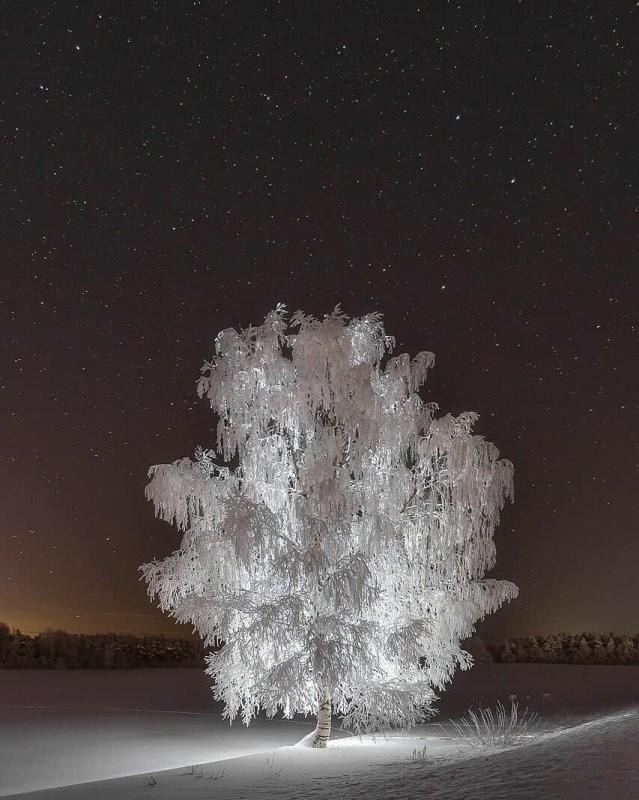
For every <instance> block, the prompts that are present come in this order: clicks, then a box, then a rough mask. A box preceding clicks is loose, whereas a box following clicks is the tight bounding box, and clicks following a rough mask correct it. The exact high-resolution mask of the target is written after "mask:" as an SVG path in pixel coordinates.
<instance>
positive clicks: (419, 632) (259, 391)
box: [141, 305, 517, 747]
mask: <svg viewBox="0 0 639 800" xmlns="http://www.w3.org/2000/svg"><path fill="white" fill-rule="evenodd" d="M392 347H393V339H392V338H391V337H389V336H387V335H386V334H385V331H384V327H383V325H382V322H381V318H380V316H379V315H378V314H369V315H367V316H365V317H362V318H360V319H351V320H350V321H349V319H348V318H347V317H346V316H345V315H343V314H342V313H341V312H340V311H339V307H338V308H336V309H335V311H334V312H333V313H332V314H330V315H329V316H327V317H325V318H324V319H323V320H317V319H314V318H313V317H310V316H306V315H305V314H303V313H301V312H297V313H296V314H294V315H293V317H292V319H291V322H290V325H289V324H288V323H287V318H286V313H285V310H284V307H283V306H281V305H280V306H278V307H277V308H276V309H275V310H274V311H272V312H271V313H269V314H268V316H267V317H266V319H265V321H264V324H263V325H261V326H259V327H255V328H254V327H249V328H248V329H246V330H241V331H239V332H238V331H236V330H234V329H228V330H225V331H222V332H221V333H220V334H219V335H218V337H217V339H216V342H215V351H216V355H215V357H214V358H213V360H212V361H211V362H209V363H206V364H205V365H204V367H203V370H202V377H201V378H200V381H199V387H198V388H199V394H200V396H206V397H207V398H208V399H209V401H210V404H211V407H212V408H213V409H214V411H215V412H216V413H217V414H218V416H219V424H218V428H217V448H216V451H212V450H201V451H199V452H198V453H197V454H196V456H195V458H194V459H193V460H191V459H188V458H187V459H182V460H179V461H175V462H174V463H173V464H168V465H166V464H165V465H160V466H155V467H152V468H151V470H150V473H149V474H150V477H151V481H150V483H149V485H148V486H147V489H146V494H147V497H148V498H150V499H151V500H152V501H153V503H154V505H155V510H156V513H157V515H158V516H159V517H160V518H162V519H164V520H166V521H167V522H171V523H175V524H176V525H177V527H178V528H179V530H180V531H182V532H183V538H182V544H181V546H180V548H179V549H178V550H176V551H175V552H174V553H173V554H172V555H170V556H169V557H168V558H166V559H165V560H164V561H161V562H157V561H154V562H152V563H149V564H145V565H143V566H142V567H141V570H142V572H143V574H144V577H145V579H146V581H147V583H148V590H149V594H150V595H151V597H153V598H157V600H158V602H159V605H160V607H161V608H162V609H163V610H165V611H169V612H170V614H171V615H172V616H173V617H174V618H175V619H177V620H179V621H181V622H191V623H193V625H194V626H195V628H196V629H197V631H198V632H199V633H200V634H201V635H202V637H203V638H204V641H205V643H206V644H223V646H222V647H221V649H219V650H218V652H215V653H214V654H213V655H211V656H209V658H208V668H207V672H208V673H209V674H210V675H211V676H212V677H213V678H214V680H215V686H214V691H215V694H216V697H217V698H219V699H221V700H223V701H224V703H225V714H226V716H227V717H229V718H230V719H231V720H232V719H233V718H235V717H236V715H238V714H240V715H241V717H242V719H243V720H244V722H245V723H246V724H248V723H249V722H250V720H251V719H252V718H253V717H254V716H255V714H256V713H257V712H258V710H259V709H260V708H262V709H265V710H266V713H267V714H268V715H273V714H275V713H277V712H278V711H281V712H282V713H283V714H284V716H286V717H290V716H292V715H293V714H294V713H303V714H309V713H311V714H317V716H318V724H317V728H316V730H315V733H314V736H313V744H314V746H318V747H322V746H325V744H326V741H327V739H328V736H329V733H330V722H331V711H333V712H334V713H336V714H338V715H340V716H341V717H342V719H343V724H344V725H345V726H350V727H352V728H353V729H355V730H357V731H366V730H376V729H380V728H385V727H388V726H402V727H403V726H411V725H414V724H416V723H417V722H419V721H422V720H424V719H426V718H428V716H430V715H431V714H432V713H433V712H432V710H431V706H432V703H433V701H434V700H435V699H436V697H435V694H434V692H435V690H437V689H442V688H443V687H444V686H445V685H446V684H447V682H448V681H450V679H451V677H452V675H453V673H454V671H455V669H456V668H457V667H461V668H464V669H465V668H468V667H469V666H470V664H471V661H472V659H471V658H470V656H469V654H468V653H466V652H464V651H463V650H462V649H461V647H460V640H461V639H464V638H466V637H468V636H470V635H471V634H472V633H473V631H474V625H475V623H476V621H477V620H478V619H480V618H482V617H483V616H484V615H485V614H487V613H489V612H492V611H494V610H495V609H497V608H498V607H499V605H500V604H501V603H502V602H503V601H505V600H507V599H511V598H513V597H515V596H516V594H517V589H516V587H515V586H514V585H513V584H511V583H509V582H507V581H496V580H486V579H484V577H483V576H484V574H485V572H486V570H488V569H490V568H491V567H492V566H493V565H494V563H495V548H494V543H493V531H494V528H495V526H496V524H497V523H498V518H499V510H500V509H501V508H502V506H503V503H504V499H505V498H506V497H509V496H510V495H511V492H512V465H511V464H510V463H509V462H508V461H505V460H499V457H498V456H499V454H498V451H497V449H496V448H495V447H494V445H492V444H490V443H489V442H486V441H484V439H483V438H481V437H480V436H474V435H472V434H471V426H472V424H473V422H474V421H475V419H476V415H475V414H472V413H465V414H461V415H460V416H458V417H452V416H445V417H441V418H437V417H436V416H435V412H436V406H435V405H434V404H428V403H425V402H424V401H423V400H422V399H421V398H420V396H419V395H418V390H419V388H420V387H421V385H422V384H423V383H424V381H425V378H426V373H427V371H428V369H429V368H430V367H431V366H432V364H433V356H432V354H431V353H419V354H418V355H417V356H416V357H415V358H414V359H413V360H411V359H410V358H409V357H408V356H407V355H400V356H398V357H396V358H391V357H390V353H391V351H392Z"/></svg>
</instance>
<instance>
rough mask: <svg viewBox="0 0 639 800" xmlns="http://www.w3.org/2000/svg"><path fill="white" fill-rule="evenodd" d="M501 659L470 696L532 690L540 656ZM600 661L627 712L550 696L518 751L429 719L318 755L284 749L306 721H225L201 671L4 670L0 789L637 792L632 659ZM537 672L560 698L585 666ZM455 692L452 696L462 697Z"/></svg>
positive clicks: (540, 798)
mask: <svg viewBox="0 0 639 800" xmlns="http://www.w3.org/2000/svg"><path fill="white" fill-rule="evenodd" d="M504 666H507V667H508V669H505V670H502V669H500V667H501V665H491V667H490V669H489V670H488V669H483V670H482V669H480V668H476V670H477V672H476V671H475V670H473V672H476V676H475V690H476V693H479V691H478V690H479V684H480V683H481V684H483V685H484V692H486V684H487V677H486V676H489V677H490V676H492V677H493V678H494V677H495V676H502V680H501V681H500V683H501V685H502V686H507V685H508V683H507V680H508V681H510V682H512V681H515V682H517V681H519V683H518V688H519V689H520V691H522V694H523V691H525V690H526V685H525V684H527V686H528V687H531V686H535V687H536V677H537V676H538V675H539V673H536V672H535V669H536V668H537V665H534V667H532V666H526V665H518V667H519V669H520V670H521V672H520V675H519V678H517V673H516V672H515V670H514V669H513V667H516V665H504ZM593 669H594V670H595V671H594V672H593V671H592V670H593ZM620 669H621V670H622V672H618V671H617V670H620ZM562 670H563V673H562ZM611 670H614V671H616V672H613V671H611ZM611 670H605V668H604V672H605V673H606V674H607V675H608V677H609V680H610V681H611V682H613V681H614V682H615V683H616V684H619V683H622V684H624V683H625V686H626V693H627V695H628V697H627V700H628V705H627V706H626V707H625V708H621V709H620V708H615V709H614V710H609V711H603V710H602V709H601V708H599V709H598V710H595V709H594V708H592V707H591V709H590V710H589V711H588V712H587V713H585V711H584V707H583V706H581V707H579V706H574V707H573V708H566V707H565V706H561V713H557V709H556V708H555V709H554V710H552V711H551V712H550V713H551V716H550V717H549V719H548V720H547V722H546V723H545V725H544V729H543V732H542V733H541V734H540V735H539V736H538V737H536V738H535V739H532V740H530V742H529V743H525V744H522V745H520V746H518V747H516V748H504V749H501V750H485V749H483V750H477V749H473V748H471V747H469V746H468V745H467V744H466V743H464V742H461V741H460V740H459V739H457V738H455V737H454V736H453V735H452V733H451V731H450V729H449V728H446V726H444V727H443V729H442V726H440V725H439V724H437V723H431V724H428V725H424V726H421V727H419V728H417V729H415V730H414V731H412V732H411V734H410V735H406V734H404V735H400V734H396V735H389V736H387V737H370V736H369V737H362V738H360V737H353V736H350V735H349V736H344V734H341V736H342V738H339V739H335V740H333V741H331V743H330V745H329V748H328V749H327V750H326V751H316V750H312V749H309V748H306V747H303V746H299V745H298V746H291V745H293V744H294V743H295V742H299V741H300V740H301V739H302V737H303V736H304V735H305V734H306V733H307V732H308V731H309V730H310V729H311V726H310V724H309V723H305V722H303V721H298V720H293V721H282V720H272V721H271V720H264V719H260V720H256V721H255V722H254V723H253V724H252V725H251V727H250V728H248V729H247V728H245V727H243V726H240V725H237V724H235V725H233V727H229V726H228V723H226V722H224V721H223V720H221V717H220V709H219V708H217V707H215V706H214V705H213V704H212V703H211V701H210V697H209V696H208V694H207V693H206V692H205V691H203V690H205V688H206V687H205V685H204V680H205V679H204V680H203V676H202V673H200V672H199V671H198V670H166V671H160V670H156V671H152V670H149V671H130V672H120V673H100V672H92V673H88V672H87V673H79V672H36V671H23V672H15V671H1V672H0V795H2V796H15V795H20V796H21V799H22V800H29V799H30V798H33V800H35V798H36V796H37V797H38V798H41V799H42V800H54V799H55V800H62V798H69V800H88V799H89V798H91V800H93V799H94V798H95V800H116V798H117V800H120V799H122V798H125V799H126V800H128V799H129V798H130V800H137V799H138V798H148V797H153V798H155V799H156V800H174V799H175V798H191V797H192V798H225V799H228V800H240V798H266V799H267V800H276V798H277V800H285V799H286V798H290V800H297V798H299V799H300V800H301V798H305V800H307V799H308V798H309V797H312V798H318V800H322V799H323V798H329V797H330V798H332V800H335V799H336V798H366V800H386V798H397V800H409V798H410V800H413V798H418V797H428V798H429V800H430V799H432V800H458V799H459V798H465V799H472V798H482V800H506V798H508V800H530V799H531V798H535V800H545V799H546V798H548V799H550V798H557V800H558V799H559V798H565V799H566V800H577V798H579V800H585V799H586V798H606V800H608V798H614V800H621V799H622V798H633V799H635V800H636V798H639V703H638V702H637V699H638V697H637V695H638V694H639V691H638V689H639V686H638V685H639V669H636V668H630V670H628V669H625V668H618V667H613V668H611ZM541 672H542V673H545V675H546V676H547V677H548V678H550V677H551V676H552V675H554V676H555V678H554V683H555V684H557V685H554V686H553V688H554V690H555V696H554V698H553V699H554V700H555V701H556V702H557V703H558V704H559V703H560V701H562V700H563V699H564V698H562V697H560V696H559V694H560V693H559V691H558V688H557V687H558V685H559V683H560V684H561V685H564V684H565V686H566V690H567V693H568V694H569V693H570V691H572V690H573V685H574V675H575V674H580V675H581V674H586V675H587V674H588V673H586V672H584V673H582V672H576V671H575V670H573V669H572V668H566V667H562V666H556V667H554V668H553V669H549V668H548V665H542V669H541ZM590 674H591V675H595V676H596V679H593V680H594V683H595V684H596V685H597V682H599V683H601V682H602V680H603V678H602V675H604V673H597V668H590ZM615 674H616V676H617V677H616V679H615ZM482 676H483V677H482ZM503 676H509V677H508V678H507V679H503ZM557 676H559V678H560V681H559V683H558V680H559V679H558V678H557ZM570 678H573V680H567V679H570ZM591 682H592V681H591ZM548 683H550V684H552V683H553V681H552V680H549V681H548ZM469 685H472V681H471V682H468V681H467V682H466V687H468V686H469ZM454 688H457V692H456V693H455V692H454V691H452V692H451V695H452V696H451V698H450V701H451V704H452V703H454V702H455V701H457V702H459V703H461V702H463V701H464V700H466V701H468V700H469V698H468V697H463V696H462V695H463V694H465V693H461V694H460V691H459V687H454ZM531 691H532V690H531ZM153 694H155V695H156V698H155V704H156V710H153V709H152V705H153V702H154V700H153ZM455 694H457V697H455ZM545 694H546V695H548V694H549V693H545ZM74 696H75V697H76V698H77V704H76V705H75V706H74V705H73V704H72V703H70V700H72V699H73V697H74ZM502 699H503V697H502ZM533 699H534V698H533ZM171 700H173V701H174V708H173V709H171V708H170V705H171ZM616 700H617V701H618V700H619V697H618V696H616ZM44 701H48V702H44ZM546 702H548V700H547V698H546ZM91 703H92V705H91ZM198 705H199V707H200V709H199V710H198ZM467 705H470V703H467ZM180 706H181V708H180ZM558 707H559V705H558ZM577 712H579V713H578V714H577ZM38 789H39V790H40V791H38V792H37V795H36V793H35V791H34V790H38Z"/></svg>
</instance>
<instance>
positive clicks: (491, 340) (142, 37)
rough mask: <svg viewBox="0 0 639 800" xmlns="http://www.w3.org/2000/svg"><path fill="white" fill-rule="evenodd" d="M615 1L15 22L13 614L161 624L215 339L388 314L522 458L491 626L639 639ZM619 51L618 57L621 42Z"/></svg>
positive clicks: (103, 7)
mask: <svg viewBox="0 0 639 800" xmlns="http://www.w3.org/2000/svg"><path fill="white" fill-rule="evenodd" d="M638 20H639V13H638V9H637V6H636V4H635V3H634V2H630V0H629V1H628V2H615V0H608V1H607V2H591V1H589V0H572V1H568V0H567V1H566V2H562V3H560V2H532V0H531V1H530V2H515V0H512V1H511V2H500V1H499V0H484V2H472V1H470V0H469V2H459V3H456V2H444V1H443V0H441V2H431V3H425V2H422V3H419V2H415V3H412V2H402V1H401V0H393V2H390V0H389V2H385V3H384V2H344V3H337V4H334V3H330V2H276V1H272V2H262V3H253V2H214V0H210V2H189V3H187V2H178V0H163V1H161V2H160V1H158V2H151V1H150V0H149V1H148V2H133V1H132V0H121V2H108V1H105V2H98V0H93V1H91V0H89V1H87V2H83V3H79V4H77V5H75V6H74V4H72V3H64V2H58V3H56V2H46V3H22V2H17V1H16V2H6V3H3V4H2V10H1V12H0V35H1V37H2V39H1V46H0V54H1V55H0V87H1V89H0V99H1V103H2V111H1V125H0V133H1V138H0V147H1V151H0V155H1V158H0V187H1V191H0V208H1V212H2V214H1V218H0V232H1V234H0V235H1V237H2V265H1V267H0V281H1V283H0V336H1V339H0V341H1V342H2V344H1V347H2V351H1V352H2V359H1V361H0V366H1V375H0V426H1V430H0V440H1V441H2V442H3V446H4V454H3V458H2V460H1V461H0V470H1V475H0V501H1V507H2V528H1V534H0V620H4V621H6V622H8V623H9V624H11V625H15V626H19V627H21V628H22V629H23V630H26V631H27V632H32V631H35V630H39V629H41V628H43V627H64V628H66V629H68V630H75V631H92V630H103V631H104V630H118V631H134V632H142V631H149V632H150V631H171V630H175V628H174V626H173V624H172V623H171V621H170V620H168V619H167V618H165V617H163V616H162V615H161V614H160V613H159V612H157V611H155V610H154V609H153V607H152V606H151V604H150V603H149V601H148V600H147V597H146V594H145V588H144V585H143V584H142V583H140V582H139V581H138V573H137V566H138V564H140V563H141V562H143V561H148V560H151V559H152V558H153V557H163V556H165V555H167V554H168V553H169V552H170V551H171V550H173V549H174V548H175V547H177V546H178V544H179V536H178V534H177V533H176V531H175V530H174V529H171V528H170V527H169V526H167V525H165V524H162V523H159V522H157V521H155V520H154V519H153V509H152V507H151V505H150V504H149V503H147V502H146V501H145V499H144V496H143V489H144V485H145V483H146V471H147V469H148V467H149V466H150V465H151V464H155V463H162V462H167V461H172V460H174V459H176V458H178V457H181V456H185V455H191V454H192V452H193V450H194V448H195V447H196V445H198V444H202V445H205V446H206V445H212V444H213V437H212V433H211V431H212V426H213V423H214V420H213V418H212V415H211V412H210V411H209V409H208V407H207V405H206V403H205V402H200V401H198V400H197V397H196V394H195V382H196V380H197V377H198V375H199V369H200V366H201V364H202V362H203V360H204V359H205V358H208V357H209V356H211V355H212V352H213V340H214V337H215V335H216V334H217V332H218V331H219V330H221V329H223V328H225V327H228V326H244V325H247V324H248V323H250V322H255V323H257V322H260V321H261V320H262V319H263V317H264V316H265V314H266V313H267V311H269V310H270V309H271V308H273V307H274V306H275V304H276V303H277V302H279V301H282V302H285V303H286V304H287V306H288V307H289V309H291V310H295V309H297V308H302V309H303V310H305V311H308V312H310V313H314V314H317V315H321V314H323V313H325V312H328V311H330V310H331V309H332V308H333V306H334V305H335V304H336V303H338V302H339V303H341V304H342V307H343V309H344V310H345V311H346V312H347V313H349V314H351V315H355V316H356V315H360V314H363V313H366V312H368V311H373V310H380V311H382V312H383V313H384V315H385V320H386V328H387V331H388V332H389V333H391V334H393V335H395V337H396V338H397V343H398V350H400V351H403V350H408V351H409V352H411V353H412V354H414V353H416V352H417V351H418V350H432V351H434V352H435V354H436V357H437V360H436V366H435V369H434V370H433V371H432V372H431V378H430V382H429V383H428V384H427V387H426V392H425V396H426V397H427V399H429V400H435V401H437V402H438V403H439V404H440V407H441V410H442V412H448V411H452V412H455V413H458V412H460V411H463V410H475V411H478V412H479V413H480V414H481V418H480V421H479V423H478V426H477V428H476V432H478V433H482V434H484V435H486V436H487V438H489V439H491V440H492V441H494V442H495V443H496V444H497V445H498V446H499V448H500V450H501V453H502V455H503V456H505V457H507V458H510V459H511V460H512V461H513V462H514V463H515V469H516V473H515V478H516V504H515V505H514V506H512V508H509V509H508V510H507V511H506V513H505V514H504V516H503V521H502V525H501V526H500V528H499V530H498V532H497V535H496V541H497V551H498V563H497V567H496V570H495V573H494V574H495V575H496V576H498V577H503V578H509V579H511V580H513V581H515V583H517V584H518V585H519V586H520V588H521V594H520V598H519V600H518V601H516V602H515V603H513V604H511V605H510V606H509V607H507V608H505V609H502V610H501V611H500V612H499V613H498V614H496V615H495V616H494V617H492V618H491V619H490V620H488V621H487V622H486V623H484V624H483V625H482V626H481V628H480V630H481V632H482V633H484V634H485V635H486V636H488V637H489V638H490V637H491V636H498V635H501V634H512V635H517V634H523V633H529V632H537V633H545V632H550V631H559V630H565V631H570V632H578V631H581V630H601V631H605V630H616V631H630V632H635V631H636V630H637V629H639V607H638V606H639V603H638V599H639V597H638V590H637V565H638V564H639V536H638V535H637V534H638V530H637V522H636V519H637V514H638V512H639V481H638V476H639V374H638V369H637V365H638V363H639V362H638V355H639V310H638V309H639V262H638V260H637V250H638V249H639V248H638V247H637V217H636V206H637V185H636V178H637V160H636V153H637V140H638V134H639V130H638V126H637V116H636V106H637V96H638V95H639V80H638V71H637V65H636V63H635V64H633V62H632V58H631V55H632V46H633V45H634V44H636V35H637V30H638V28H637V22H638ZM635 54H636V50H635Z"/></svg>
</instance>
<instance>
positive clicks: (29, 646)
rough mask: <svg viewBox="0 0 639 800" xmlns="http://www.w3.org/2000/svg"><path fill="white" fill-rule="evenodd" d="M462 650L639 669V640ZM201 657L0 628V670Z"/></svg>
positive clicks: (589, 636) (117, 637)
mask: <svg viewBox="0 0 639 800" xmlns="http://www.w3.org/2000/svg"><path fill="white" fill-rule="evenodd" d="M464 646H465V648H466V649H467V650H468V651H469V652H470V653H471V654H472V655H473V658H474V660H475V663H486V662H491V661H494V662H497V663H502V664H514V663H518V664H638V665H639V634H635V635H634V636H632V635H629V634H618V633H605V634H601V633H578V634H571V633H552V634H548V635H547V636H522V637H519V638H509V639H506V640H504V641H503V642H501V643H499V644H485V643H484V642H483V641H482V640H481V639H480V638H479V637H477V636H474V637H473V638H472V639H470V640H468V641H467V642H465V643H464ZM204 655H205V649H204V647H203V645H202V642H201V641H200V640H199V639H172V638H168V637H163V636H143V637H139V636H135V635H134V634H129V633H125V634H122V633H93V634H86V633H80V634H77V633H67V632H66V631H63V630H46V631H43V632H42V633H38V634H36V635H35V636H27V635H26V634H23V633H21V632H20V631H19V630H14V631H12V630H11V629H10V628H9V626H8V625H6V624H5V623H3V622H0V669H3V668H4V669H145V668H149V667H196V668H199V669H203V668H204V666H205V663H204Z"/></svg>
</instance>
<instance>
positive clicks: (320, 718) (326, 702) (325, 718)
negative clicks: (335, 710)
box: [313, 690, 331, 747]
mask: <svg viewBox="0 0 639 800" xmlns="http://www.w3.org/2000/svg"><path fill="white" fill-rule="evenodd" d="M330 735H331V696H330V695H329V693H328V692H327V691H326V690H324V691H323V692H322V693H321V694H320V698H319V710H318V712H317V727H316V728H315V731H314V735H313V747H326V743H327V742H328V739H329V737H330Z"/></svg>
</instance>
